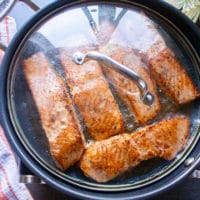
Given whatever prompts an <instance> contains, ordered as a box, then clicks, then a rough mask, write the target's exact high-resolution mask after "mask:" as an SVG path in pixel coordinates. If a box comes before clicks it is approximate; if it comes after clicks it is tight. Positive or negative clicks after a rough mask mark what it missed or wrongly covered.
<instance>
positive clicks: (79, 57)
mask: <svg viewBox="0 0 200 200" xmlns="http://www.w3.org/2000/svg"><path fill="white" fill-rule="evenodd" d="M86 58H89V59H94V60H97V61H100V62H103V63H104V64H105V65H106V66H108V67H110V68H113V69H115V70H116V71H118V72H122V73H123V74H124V75H126V76H127V77H128V78H131V79H132V80H134V81H135V82H136V84H137V86H138V88H139V89H140V94H141V100H142V101H143V103H144V104H146V105H152V104H153V102H154V99H155V98H154V95H153V94H152V93H150V92H149V91H148V85H147V83H146V81H145V80H144V79H143V78H141V77H140V76H139V75H138V74H137V73H135V72H134V71H133V70H131V69H129V68H128V67H126V66H125V65H122V64H121V63H119V62H117V61H116V60H113V59H112V58H110V57H109V56H106V55H104V54H102V53H99V52H96V51H91V52H88V53H86V54H83V53H81V52H76V53H75V54H74V55H73V59H72V60H73V61H74V62H75V63H76V64H79V65H81V64H83V63H84V61H85V59H86Z"/></svg>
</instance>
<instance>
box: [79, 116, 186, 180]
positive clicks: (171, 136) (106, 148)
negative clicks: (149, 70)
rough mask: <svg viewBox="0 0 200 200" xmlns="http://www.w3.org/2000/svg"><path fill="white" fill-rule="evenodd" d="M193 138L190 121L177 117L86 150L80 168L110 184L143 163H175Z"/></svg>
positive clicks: (91, 146) (88, 174)
mask: <svg viewBox="0 0 200 200" xmlns="http://www.w3.org/2000/svg"><path fill="white" fill-rule="evenodd" d="M188 137H189V120H188V119H187V118H184V117H175V118H172V119H167V120H163V121H161V122H159V123H157V124H153V125H150V126H146V127H145V128H143V129H141V130H139V131H136V132H135V133H132V134H121V135H117V136H113V137H111V138H109V139H107V140H103V141H97V142H94V143H92V144H90V145H89V147H88V148H87V149H86V150H85V152H84V154H83V156H82V158H81V161H80V168H81V170H82V171H83V172H84V174H85V175H86V176H88V177H90V178H92V179H93V180H95V181H97V182H107V181H109V180H111V179H113V178H115V177H116V176H118V175H119V174H121V173H123V172H125V171H126V170H128V169H129V168H132V167H135V166H136V165H138V164H139V163H140V162H141V161H143V160H148V159H151V158H154V157H160V158H164V159H166V160H171V159H173V158H174V157H175V156H176V154H177V153H178V152H179V151H181V150H182V149H183V148H184V147H185V145H186V142H187V140H188Z"/></svg>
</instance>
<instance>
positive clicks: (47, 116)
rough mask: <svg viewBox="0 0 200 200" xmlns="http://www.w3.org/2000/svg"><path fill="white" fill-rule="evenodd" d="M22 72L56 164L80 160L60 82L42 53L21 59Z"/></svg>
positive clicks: (76, 131) (77, 134)
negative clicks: (22, 60)
mask: <svg viewBox="0 0 200 200" xmlns="http://www.w3.org/2000/svg"><path fill="white" fill-rule="evenodd" d="M23 66H24V68H23V69H24V73H25V77H26V80H27V83H28V86H29V88H30V91H31V93H32V96H33V99H34V101H35V104H36V106H37V109H38V112H39V114H40V118H41V124H42V127H43V129H44V131H45V133H46V136H47V139H48V142H49V146H50V152H51V155H52V157H53V158H54V160H55V162H56V164H57V166H58V167H59V168H61V169H62V170H65V169H67V168H68V167H70V166H71V165H73V164H74V163H75V162H77V161H78V160H79V159H80V156H81V154H82V152H83V150H84V139H83V137H82V133H81V130H80V127H79V125H78V122H77V119H76V115H75V112H74V110H73V105H72V101H71V99H70V97H69V94H68V91H67V89H66V85H65V83H64V81H63V80H62V79H61V78H60V77H59V76H58V75H57V73H56V72H55V71H54V69H53V66H52V65H51V64H50V63H49V61H48V59H47V58H46V57H45V55H44V54H43V53H37V54H35V55H33V56H31V57H30V58H28V59H26V60H24V62H23Z"/></svg>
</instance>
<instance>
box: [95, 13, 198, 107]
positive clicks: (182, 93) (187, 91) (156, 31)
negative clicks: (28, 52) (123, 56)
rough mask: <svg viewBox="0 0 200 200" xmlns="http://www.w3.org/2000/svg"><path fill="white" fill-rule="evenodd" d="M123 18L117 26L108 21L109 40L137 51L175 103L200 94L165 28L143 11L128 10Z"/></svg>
mask: <svg viewBox="0 0 200 200" xmlns="http://www.w3.org/2000/svg"><path fill="white" fill-rule="evenodd" d="M121 22H124V23H120V24H118V26H117V27H114V25H113V24H111V23H110V25H109V23H108V22H107V24H108V25H107V26H110V28H109V29H108V30H111V31H110V41H109V43H117V44H123V45H124V46H126V47H131V48H133V49H134V50H135V51H137V52H138V54H140V55H141V58H142V59H143V61H145V62H146V63H147V66H149V69H150V72H151V75H152V79H154V80H155V82H156V83H157V84H158V85H159V86H160V88H161V89H162V90H163V92H164V93H165V94H166V96H168V97H169V98H170V99H171V100H172V101H173V102H174V103H175V104H176V105H182V104H185V103H188V102H190V101H193V100H195V99H196V98H198V97H199V96H200V88H199V89H198V88H197V86H196V85H195V84H194V83H193V81H192V78H191V77H190V75H189V74H188V73H187V71H186V70H185V67H186V66H184V65H183V63H181V62H180V61H179V60H178V58H177V56H176V55H175V54H174V53H173V50H172V49H171V48H173V46H174V44H173V43H174V41H173V40H172V39H171V38H170V36H167V35H168V34H167V33H166V31H165V30H164V29H162V28H161V27H160V26H159V25H158V24H156V23H154V22H153V21H152V20H151V19H150V18H149V17H148V16H147V15H145V14H144V13H143V12H127V13H126V14H125V15H124V17H123V18H122V19H121ZM102 32H103V31H102ZM105 32H106V33H107V31H105ZM163 35H166V36H167V37H165V38H164V36H163ZM101 37H102V36H101ZM101 37H100V38H101ZM99 41H100V42H101V40H100V39H99ZM169 43H170V45H169Z"/></svg>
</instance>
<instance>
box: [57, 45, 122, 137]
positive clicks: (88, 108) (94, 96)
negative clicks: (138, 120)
mask: <svg viewBox="0 0 200 200" xmlns="http://www.w3.org/2000/svg"><path fill="white" fill-rule="evenodd" d="M79 50H80V48H79ZM89 50H90V48H86V47H85V48H82V49H81V50H80V51H81V52H83V53H86V52H88V51H89ZM76 51H77V49H75V50H73V49H60V59H61V62H62V65H63V67H64V71H65V75H66V80H67V83H68V85H69V88H70V93H71V95H72V99H73V101H74V103H75V104H76V105H77V107H78V110H79V111H80V113H81V115H82V117H83V120H84V123H85V124H86V126H87V128H88V130H89V132H90V133H91V135H92V137H93V138H94V139H95V140H102V139H106V138H108V137H110V136H112V135H116V134H119V133H122V132H123V130H124V122H123V118H122V115H121V113H120V110H119V107H118V105H117V104H116V101H115V99H114V97H113V95H112V93H111V91H110V89H109V86H108V83H107V81H106V79H105V77H104V75H103V73H102V70H101V67H100V64H99V63H98V62H97V61H94V60H88V61H86V62H84V64H82V65H77V64H76V63H74V62H73V61H72V56H73V53H75V52H76Z"/></svg>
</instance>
